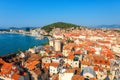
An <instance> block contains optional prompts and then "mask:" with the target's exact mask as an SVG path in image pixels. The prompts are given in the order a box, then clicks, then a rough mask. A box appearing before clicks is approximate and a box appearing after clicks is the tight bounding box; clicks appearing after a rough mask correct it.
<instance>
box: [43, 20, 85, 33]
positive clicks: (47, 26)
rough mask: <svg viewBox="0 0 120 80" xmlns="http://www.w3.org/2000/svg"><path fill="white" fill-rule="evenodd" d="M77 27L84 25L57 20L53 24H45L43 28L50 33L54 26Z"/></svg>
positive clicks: (63, 27) (62, 27)
mask: <svg viewBox="0 0 120 80" xmlns="http://www.w3.org/2000/svg"><path fill="white" fill-rule="evenodd" d="M77 27H78V28H81V27H83V26H79V25H75V24H71V23H64V22H56V23H53V24H49V25H46V26H43V27H42V28H41V29H44V30H45V31H46V32H48V33H49V32H50V31H52V29H54V28H61V29H69V28H77Z"/></svg>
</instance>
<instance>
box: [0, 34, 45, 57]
mask: <svg viewBox="0 0 120 80" xmlns="http://www.w3.org/2000/svg"><path fill="white" fill-rule="evenodd" d="M0 34H21V35H25V36H31V37H34V38H35V40H42V39H44V38H47V37H42V38H38V39H37V36H33V35H31V34H25V33H17V32H0ZM42 36H43V35H42ZM43 44H46V42H45V43H43ZM35 46H36V45H34V46H33V47H35ZM40 46H43V45H42V44H41V45H40ZM29 48H31V47H28V49H29ZM28 49H26V50H25V51H27V50H28ZM16 54H18V52H16V51H15V52H10V53H5V54H4V55H0V57H6V56H11V55H16Z"/></svg>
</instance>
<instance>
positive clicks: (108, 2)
mask: <svg viewBox="0 0 120 80" xmlns="http://www.w3.org/2000/svg"><path fill="white" fill-rule="evenodd" d="M54 22H67V23H73V24H78V25H84V26H95V25H103V24H106V25H111V24H120V0H0V28H2V27H4V28H7V27H28V26H30V27H41V26H44V25H47V24H50V23H54Z"/></svg>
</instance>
